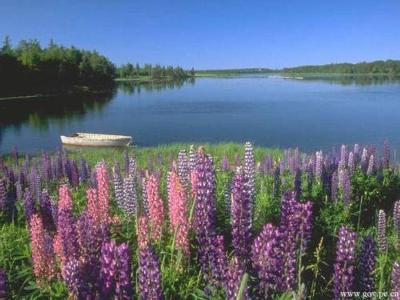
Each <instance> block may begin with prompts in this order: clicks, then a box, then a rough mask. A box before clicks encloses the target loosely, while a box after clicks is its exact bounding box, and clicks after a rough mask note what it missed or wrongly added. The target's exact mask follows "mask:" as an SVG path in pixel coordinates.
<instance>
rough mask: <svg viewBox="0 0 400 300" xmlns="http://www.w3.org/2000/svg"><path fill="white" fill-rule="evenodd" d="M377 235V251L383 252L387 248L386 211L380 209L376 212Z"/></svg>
mask: <svg viewBox="0 0 400 300" xmlns="http://www.w3.org/2000/svg"><path fill="white" fill-rule="evenodd" d="M377 231H378V232H377V237H378V247H379V251H381V252H385V251H386V249H387V242H386V213H385V211H384V210H382V209H380V210H379V213H378V226H377Z"/></svg>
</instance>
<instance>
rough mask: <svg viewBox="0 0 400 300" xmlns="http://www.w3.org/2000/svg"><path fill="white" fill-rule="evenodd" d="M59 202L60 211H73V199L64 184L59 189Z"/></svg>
mask: <svg viewBox="0 0 400 300" xmlns="http://www.w3.org/2000/svg"><path fill="white" fill-rule="evenodd" d="M58 195H59V202H58V210H59V211H61V210H64V209H65V210H71V211H72V197H71V193H70V191H69V189H68V186H67V185H66V184H63V185H61V186H60V187H59V189H58Z"/></svg>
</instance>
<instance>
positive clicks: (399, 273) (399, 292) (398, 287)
mask: <svg viewBox="0 0 400 300" xmlns="http://www.w3.org/2000/svg"><path fill="white" fill-rule="evenodd" d="M391 288H392V290H391V293H392V295H391V298H390V299H393V300H399V299H400V264H399V263H398V262H397V261H395V262H394V263H393V268H392V279H391Z"/></svg>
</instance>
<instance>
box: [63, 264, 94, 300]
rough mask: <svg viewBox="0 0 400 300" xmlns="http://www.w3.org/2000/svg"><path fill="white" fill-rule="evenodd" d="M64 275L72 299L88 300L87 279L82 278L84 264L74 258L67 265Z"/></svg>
mask: <svg viewBox="0 0 400 300" xmlns="http://www.w3.org/2000/svg"><path fill="white" fill-rule="evenodd" d="M63 273H64V281H65V284H66V285H67V288H68V293H69V295H70V297H71V298H73V299H86V297H87V296H88V290H87V289H86V286H85V285H86V284H85V283H86V282H85V278H84V277H83V276H82V263H81V262H80V261H79V260H77V259H75V258H72V259H71V260H69V261H68V262H67V263H66V265H65V267H64V271H63ZM92 296H94V295H92ZM89 299H90V298H89Z"/></svg>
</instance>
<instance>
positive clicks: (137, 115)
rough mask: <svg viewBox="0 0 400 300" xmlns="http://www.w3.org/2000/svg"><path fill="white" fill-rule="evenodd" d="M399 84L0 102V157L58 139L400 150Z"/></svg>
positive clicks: (242, 86)
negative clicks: (117, 137)
mask: <svg viewBox="0 0 400 300" xmlns="http://www.w3.org/2000/svg"><path fill="white" fill-rule="evenodd" d="M399 113H400V83H399V81H397V80H380V79H370V78H364V79H362V78H355V79H354V78H339V77H334V78H327V77H315V78H311V79H304V80H291V79H283V78H282V77H278V76H268V75H243V76H239V77H228V78H196V80H192V81H187V82H170V83H162V84H134V83H132V82H124V83H120V84H119V85H118V86H117V87H116V88H115V89H114V90H113V91H110V92H108V93H104V94H96V95H65V96H58V97H49V98H38V99H30V100H26V99H25V100H13V101H9V100H7V101H0V152H3V153H4V152H8V151H10V149H11V148H12V146H13V145H17V147H18V150H19V151H24V152H25V151H26V152H31V153H32V152H39V151H40V150H43V149H45V150H54V149H56V148H57V147H60V146H61V145H60V140H59V136H60V135H69V134H72V133H74V132H79V131H83V132H98V133H116V134H124V135H131V136H132V137H133V139H134V143H135V144H136V145H138V146H154V145H159V144H166V143H178V142H193V143H205V142H210V143H217V142H228V141H233V142H239V143H244V142H245V141H248V140H249V141H252V142H253V143H254V144H255V145H259V146H268V147H284V148H288V147H292V148H293V147H297V146H298V147H300V149H301V150H303V151H315V150H318V149H330V148H331V147H335V146H339V145H340V144H342V143H345V144H353V143H360V144H382V142H383V140H384V139H388V140H389V141H390V143H391V145H392V147H394V148H396V147H398V146H400V114H399Z"/></svg>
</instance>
